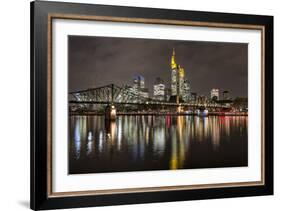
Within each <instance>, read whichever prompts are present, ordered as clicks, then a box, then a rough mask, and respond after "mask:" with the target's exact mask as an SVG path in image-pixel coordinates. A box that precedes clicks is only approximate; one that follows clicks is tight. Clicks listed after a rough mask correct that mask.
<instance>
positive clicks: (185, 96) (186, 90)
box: [182, 79, 191, 102]
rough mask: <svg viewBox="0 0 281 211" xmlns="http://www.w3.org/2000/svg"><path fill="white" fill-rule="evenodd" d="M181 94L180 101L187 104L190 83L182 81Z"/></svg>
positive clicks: (189, 95) (189, 97) (189, 94)
mask: <svg viewBox="0 0 281 211" xmlns="http://www.w3.org/2000/svg"><path fill="white" fill-rule="evenodd" d="M182 90H183V93H182V100H183V101H184V102H188V101H190V100H191V92H190V91H191V90H190V83H189V81H188V80H187V79H185V80H184V81H183V88H182Z"/></svg>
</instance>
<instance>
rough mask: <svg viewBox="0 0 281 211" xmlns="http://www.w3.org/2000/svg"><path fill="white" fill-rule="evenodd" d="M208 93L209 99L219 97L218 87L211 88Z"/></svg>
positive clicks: (217, 98)
mask: <svg viewBox="0 0 281 211" xmlns="http://www.w3.org/2000/svg"><path fill="white" fill-rule="evenodd" d="M210 94H211V100H219V99H220V92H219V89H212V90H211V93H210Z"/></svg>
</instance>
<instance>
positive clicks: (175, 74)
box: [171, 49, 190, 101]
mask: <svg viewBox="0 0 281 211" xmlns="http://www.w3.org/2000/svg"><path fill="white" fill-rule="evenodd" d="M171 71H172V72H171V96H173V97H172V98H171V99H177V98H178V99H181V100H184V101H188V100H189V98H190V84H189V83H188V81H187V79H186V77H185V71H184V68H183V67H181V66H180V65H177V63H176V53H175V49H173V54H172V57H171ZM174 96H176V98H175V97H174Z"/></svg>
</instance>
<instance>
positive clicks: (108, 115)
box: [105, 105, 116, 121]
mask: <svg viewBox="0 0 281 211" xmlns="http://www.w3.org/2000/svg"><path fill="white" fill-rule="evenodd" d="M115 119H116V108H115V106H114V105H108V106H106V108H105V120H106V121H111V120H115Z"/></svg>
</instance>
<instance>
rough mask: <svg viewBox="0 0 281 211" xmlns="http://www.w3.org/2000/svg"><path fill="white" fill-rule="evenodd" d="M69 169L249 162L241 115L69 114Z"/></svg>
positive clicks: (116, 169)
mask: <svg viewBox="0 0 281 211" xmlns="http://www.w3.org/2000/svg"><path fill="white" fill-rule="evenodd" d="M68 146H69V147H68V151H69V166H68V169H69V173H70V174H82V173H98V172H122V171H147V170H169V169H191V168H216V167H237V166H247V165H248V117H246V116H209V117H199V116H169V115H167V116H118V118H117V120H116V121H114V122H110V123H107V124H105V120H104V117H103V116H70V117H69V144H68Z"/></svg>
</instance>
